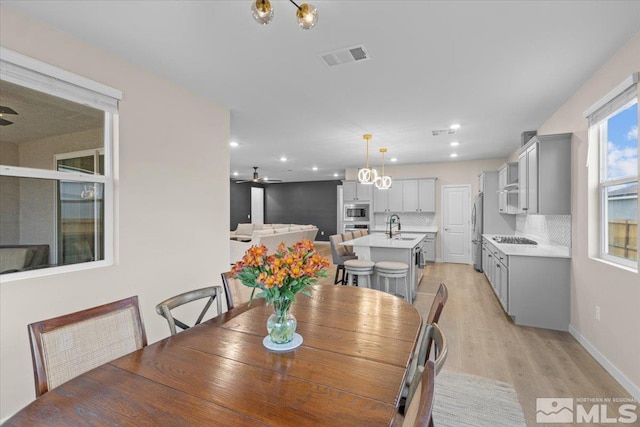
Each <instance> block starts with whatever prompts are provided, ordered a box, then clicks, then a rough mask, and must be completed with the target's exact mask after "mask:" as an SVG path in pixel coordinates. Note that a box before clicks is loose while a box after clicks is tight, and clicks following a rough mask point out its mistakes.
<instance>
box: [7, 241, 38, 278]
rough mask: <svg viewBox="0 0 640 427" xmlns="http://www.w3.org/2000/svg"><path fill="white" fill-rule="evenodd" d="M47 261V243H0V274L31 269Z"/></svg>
mask: <svg viewBox="0 0 640 427" xmlns="http://www.w3.org/2000/svg"><path fill="white" fill-rule="evenodd" d="M48 263H49V245H0V274H5V273H15V272H18V271H26V270H32V269H34V268H39V267H41V266H44V265H47V264H48Z"/></svg>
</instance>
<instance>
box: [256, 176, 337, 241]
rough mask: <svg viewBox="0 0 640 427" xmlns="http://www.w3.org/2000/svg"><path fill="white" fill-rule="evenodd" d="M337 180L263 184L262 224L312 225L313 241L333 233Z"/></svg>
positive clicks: (334, 232)
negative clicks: (313, 227) (314, 229)
mask: <svg viewBox="0 0 640 427" xmlns="http://www.w3.org/2000/svg"><path fill="white" fill-rule="evenodd" d="M341 184H342V182H341V181H312V182H288V183H282V184H271V185H267V186H266V189H265V223H277V224H313V225H315V226H317V227H318V235H317V236H316V240H318V241H328V240H329V236H330V235H332V234H336V231H337V230H336V226H337V225H336V224H337V221H338V218H337V213H336V212H337V209H338V201H337V192H338V185H341Z"/></svg>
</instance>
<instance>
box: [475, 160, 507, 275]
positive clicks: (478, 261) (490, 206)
mask: <svg viewBox="0 0 640 427" xmlns="http://www.w3.org/2000/svg"><path fill="white" fill-rule="evenodd" d="M482 174H483V175H484V177H483V179H484V191H483V192H482V193H479V194H478V195H477V196H476V198H475V201H474V203H473V209H472V210H471V226H472V238H471V239H472V240H471V244H472V250H471V255H472V259H473V268H475V269H476V270H477V271H482V235H483V234H499V235H507V236H512V235H513V234H514V233H515V230H516V216H515V215H507V214H501V213H500V211H498V172H497V171H485V172H482Z"/></svg>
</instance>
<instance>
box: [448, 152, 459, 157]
mask: <svg viewBox="0 0 640 427" xmlns="http://www.w3.org/2000/svg"><path fill="white" fill-rule="evenodd" d="M449 157H458V155H457V154H456V153H451V154H449Z"/></svg>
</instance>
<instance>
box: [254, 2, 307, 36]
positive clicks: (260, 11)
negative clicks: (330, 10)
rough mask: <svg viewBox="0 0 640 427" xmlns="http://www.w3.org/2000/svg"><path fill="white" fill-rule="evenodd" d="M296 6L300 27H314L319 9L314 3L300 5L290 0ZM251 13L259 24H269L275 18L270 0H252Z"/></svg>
mask: <svg viewBox="0 0 640 427" xmlns="http://www.w3.org/2000/svg"><path fill="white" fill-rule="evenodd" d="M289 2H290V3H291V4H293V5H294V6H295V7H296V9H297V10H296V20H297V21H298V25H299V26H300V28H303V29H305V30H310V29H312V28H313V27H314V26H315V25H316V22H318V9H316V7H315V6H314V5H312V4H309V3H302V4H301V5H299V6H298V4H297V3H296V2H294V1H293V0H289ZM251 14H252V15H253V19H255V20H256V22H257V23H258V24H262V25H267V24H268V23H270V22H271V21H272V20H273V8H272V7H271V2H269V0H253V1H252V2H251Z"/></svg>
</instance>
